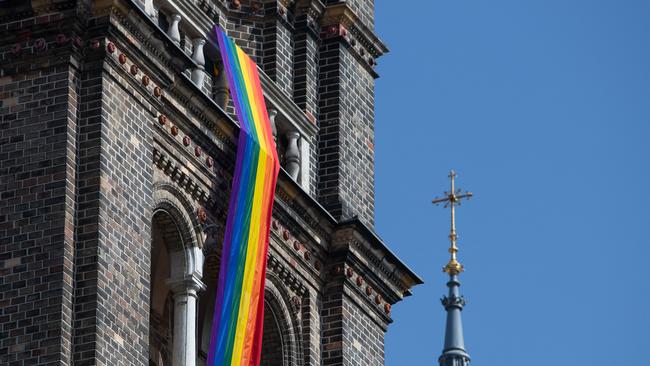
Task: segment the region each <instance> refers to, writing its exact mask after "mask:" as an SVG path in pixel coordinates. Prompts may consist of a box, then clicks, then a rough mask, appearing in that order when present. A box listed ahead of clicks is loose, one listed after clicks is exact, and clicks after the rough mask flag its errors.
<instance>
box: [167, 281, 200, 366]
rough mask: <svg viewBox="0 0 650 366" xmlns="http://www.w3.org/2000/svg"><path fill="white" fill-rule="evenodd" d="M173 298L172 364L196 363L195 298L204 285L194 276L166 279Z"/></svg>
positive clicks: (185, 365) (173, 365)
mask: <svg viewBox="0 0 650 366" xmlns="http://www.w3.org/2000/svg"><path fill="white" fill-rule="evenodd" d="M167 284H168V285H169V287H170V289H171V291H172V295H173V298H174V334H173V338H172V339H173V347H172V349H173V351H172V366H194V365H195V364H196V350H197V344H196V300H197V296H198V292H199V291H202V290H204V289H205V285H204V284H203V282H201V280H200V279H198V278H197V277H195V276H191V275H188V276H186V277H185V278H181V279H171V280H169V281H167Z"/></svg>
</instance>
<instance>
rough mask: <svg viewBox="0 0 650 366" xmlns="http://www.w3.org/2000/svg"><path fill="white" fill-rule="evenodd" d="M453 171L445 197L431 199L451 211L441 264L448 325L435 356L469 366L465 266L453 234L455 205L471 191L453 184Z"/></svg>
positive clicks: (448, 365) (452, 365) (450, 364)
mask: <svg viewBox="0 0 650 366" xmlns="http://www.w3.org/2000/svg"><path fill="white" fill-rule="evenodd" d="M455 178H456V172H455V171H453V170H452V171H451V172H450V173H449V179H450V181H451V189H450V190H449V191H448V192H445V193H444V197H442V198H436V199H434V200H433V203H434V204H435V205H439V204H444V207H445V208H447V207H449V208H450V211H451V228H450V231H449V242H450V243H451V245H450V247H449V253H450V255H451V257H450V259H449V262H447V264H446V265H445V266H444V267H443V269H442V270H443V271H444V272H446V273H447V274H448V275H449V281H448V282H447V287H449V293H448V295H447V296H444V297H443V298H442V299H441V302H442V305H443V306H444V307H445V310H446V311H447V326H446V329H445V345H444V348H443V350H442V355H440V358H439V359H438V362H439V363H440V366H468V365H469V362H470V357H469V355H468V354H467V352H466V351H465V339H464V336H463V321H462V318H461V312H462V310H463V307H464V306H465V298H464V297H463V296H462V295H461V294H460V281H459V279H458V276H459V275H460V273H462V272H463V271H464V270H465V268H464V267H463V265H462V264H460V262H459V261H458V258H457V255H458V245H457V240H458V234H457V233H456V210H455V208H456V206H460V204H461V201H462V200H463V199H470V198H471V197H472V196H473V194H472V192H463V191H462V190H461V189H456V187H455Z"/></svg>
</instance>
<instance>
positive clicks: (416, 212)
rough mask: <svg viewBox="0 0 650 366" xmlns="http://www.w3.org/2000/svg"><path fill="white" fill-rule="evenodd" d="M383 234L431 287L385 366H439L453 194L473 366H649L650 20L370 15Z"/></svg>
mask: <svg viewBox="0 0 650 366" xmlns="http://www.w3.org/2000/svg"><path fill="white" fill-rule="evenodd" d="M376 13H377V17H376V24H377V32H378V34H379V35H380V37H381V38H382V39H383V40H384V41H385V42H386V43H387V44H388V46H389V48H390V49H391V52H390V53H388V54H387V55H385V56H384V57H382V58H381V59H379V66H378V71H379V73H380V75H381V77H380V78H379V79H378V80H377V88H376V91H377V96H376V148H377V154H376V165H377V170H376V185H377V201H376V210H377V223H376V227H377V232H378V233H379V234H380V236H381V237H382V238H383V239H384V240H385V241H386V242H387V243H388V244H389V245H390V246H391V247H392V248H393V249H394V251H395V252H396V253H397V254H398V255H399V256H400V257H401V258H402V259H403V260H404V261H405V262H406V263H407V264H408V265H409V266H410V267H411V268H412V269H413V270H414V271H416V272H417V273H418V274H420V275H421V276H422V278H423V279H424V281H425V284H424V285H422V286H419V287H417V288H416V289H415V291H414V296H412V297H410V298H407V299H405V301H403V302H402V303H400V304H398V305H397V306H395V307H394V308H393V317H394V319H395V323H394V324H393V325H391V326H390V328H389V331H388V335H387V339H386V364H387V365H388V366H401V365H435V364H437V357H438V356H439V355H440V352H441V349H442V344H443V335H444V321H445V320H444V315H445V313H444V310H443V307H442V306H441V305H440V301H439V299H440V297H441V295H443V294H444V293H445V290H446V287H445V283H446V277H445V274H444V273H442V272H441V267H442V266H443V265H444V264H445V263H446V261H447V256H448V254H447V252H446V248H447V246H448V242H447V238H446V237H447V234H448V230H449V218H448V215H449V212H448V211H447V210H443V208H442V207H434V206H432V205H431V204H430V200H431V199H432V198H434V196H436V195H437V194H439V193H441V192H442V191H444V190H445V189H447V187H448V179H447V173H448V171H449V169H450V168H454V169H456V170H457V171H458V185H459V186H460V187H462V188H465V189H468V190H471V191H473V192H474V193H475V198H473V199H472V200H471V201H469V202H468V203H467V204H463V206H462V207H461V208H460V209H459V212H458V217H457V221H458V223H457V224H458V231H459V235H460V241H459V244H460V250H461V251H460V260H461V262H462V263H463V264H464V265H465V267H466V272H465V273H463V274H462V276H461V281H462V282H463V286H462V288H461V290H462V292H463V294H464V295H465V297H466V299H467V301H468V304H467V306H466V308H465V311H464V312H463V320H464V323H465V341H466V346H467V351H468V352H469V354H470V355H471V356H472V364H473V365H484V366H485V365H487V366H495V365H499V366H521V365H526V366H548V365H554V366H561V365H571V366H573V365H589V366H605V365H607V366H612V365H617V366H618V365H650V355H649V354H648V350H650V141H649V140H650V2H649V1H634V0H627V1H621V0H609V1H600V0H525V1H522V0H490V1H487V0H482V1H479V0H419V1H401V0H400V1H396V0H377V1H376Z"/></svg>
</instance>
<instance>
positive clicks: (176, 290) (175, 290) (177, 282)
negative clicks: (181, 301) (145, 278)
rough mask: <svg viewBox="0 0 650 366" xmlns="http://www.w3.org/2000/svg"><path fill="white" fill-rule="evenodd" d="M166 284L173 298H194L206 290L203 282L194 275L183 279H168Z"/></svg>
mask: <svg viewBox="0 0 650 366" xmlns="http://www.w3.org/2000/svg"><path fill="white" fill-rule="evenodd" d="M166 283H167V286H169V289H170V290H171V291H172V294H173V296H174V297H176V296H179V295H185V296H193V297H196V296H197V294H198V293H199V292H201V291H203V290H205V289H206V286H205V284H204V283H203V281H201V279H200V278H198V277H197V276H195V275H186V276H185V277H183V278H170V279H168V280H167V282H166Z"/></svg>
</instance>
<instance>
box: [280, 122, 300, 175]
mask: <svg viewBox="0 0 650 366" xmlns="http://www.w3.org/2000/svg"><path fill="white" fill-rule="evenodd" d="M286 136H287V150H286V152H285V154H284V161H285V168H286V169H287V173H289V175H290V176H291V178H293V180H295V181H298V174H299V173H300V150H299V149H298V140H299V139H300V133H299V132H297V131H290V132H287V134H286Z"/></svg>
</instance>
